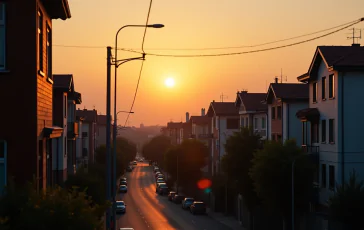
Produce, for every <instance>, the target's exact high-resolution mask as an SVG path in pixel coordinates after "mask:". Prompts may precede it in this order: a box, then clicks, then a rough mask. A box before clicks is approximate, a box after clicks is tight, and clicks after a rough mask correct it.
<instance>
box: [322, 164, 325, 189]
mask: <svg viewBox="0 0 364 230" xmlns="http://www.w3.org/2000/svg"><path fill="white" fill-rule="evenodd" d="M321 187H322V188H326V164H322V165H321Z"/></svg>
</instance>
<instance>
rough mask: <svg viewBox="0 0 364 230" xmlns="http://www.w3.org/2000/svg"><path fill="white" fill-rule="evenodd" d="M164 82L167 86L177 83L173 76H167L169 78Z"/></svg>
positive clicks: (170, 86)
mask: <svg viewBox="0 0 364 230" xmlns="http://www.w3.org/2000/svg"><path fill="white" fill-rule="evenodd" d="M164 84H165V86H167V87H168V88H172V87H174V85H175V84H176V83H175V81H174V79H173V78H171V77H169V78H167V79H166V80H165V81H164Z"/></svg>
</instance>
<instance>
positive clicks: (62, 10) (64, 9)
mask: <svg viewBox="0 0 364 230" xmlns="http://www.w3.org/2000/svg"><path fill="white" fill-rule="evenodd" d="M41 1H42V3H43V6H44V8H45V9H46V10H47V13H48V14H49V16H50V18H51V19H58V18H60V19H62V20H66V19H68V18H71V11H70V8H69V5H68V0H41Z"/></svg>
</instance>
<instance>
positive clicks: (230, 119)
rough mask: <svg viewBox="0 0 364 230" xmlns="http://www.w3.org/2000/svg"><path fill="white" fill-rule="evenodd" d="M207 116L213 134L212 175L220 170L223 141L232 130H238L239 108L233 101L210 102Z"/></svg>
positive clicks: (223, 149) (223, 152) (223, 151)
mask: <svg viewBox="0 0 364 230" xmlns="http://www.w3.org/2000/svg"><path fill="white" fill-rule="evenodd" d="M207 116H208V117H210V119H211V132H212V134H213V135H214V136H213V137H214V138H213V139H212V140H211V159H212V166H211V168H212V175H214V174H215V173H218V172H219V171H220V161H221V157H222V156H223V155H224V154H225V147H224V145H225V143H226V140H227V138H228V137H229V136H230V135H232V134H233V132H236V131H239V109H238V108H236V107H235V103H234V102H215V101H212V102H211V103H210V106H209V109H208V111H207Z"/></svg>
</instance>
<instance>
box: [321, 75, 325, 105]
mask: <svg viewBox="0 0 364 230" xmlns="http://www.w3.org/2000/svg"><path fill="white" fill-rule="evenodd" d="M321 97H322V100H326V77H322V80H321Z"/></svg>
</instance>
